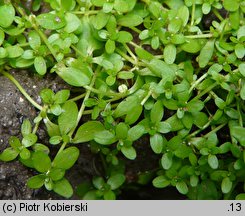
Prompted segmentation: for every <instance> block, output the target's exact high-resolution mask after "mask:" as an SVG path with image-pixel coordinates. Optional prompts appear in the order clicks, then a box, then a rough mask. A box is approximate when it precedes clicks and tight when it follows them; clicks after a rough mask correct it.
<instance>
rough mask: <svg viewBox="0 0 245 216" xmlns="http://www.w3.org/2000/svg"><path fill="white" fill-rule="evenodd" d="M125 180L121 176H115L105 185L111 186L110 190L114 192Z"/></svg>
mask: <svg viewBox="0 0 245 216" xmlns="http://www.w3.org/2000/svg"><path fill="white" fill-rule="evenodd" d="M125 180H126V178H125V176H124V175H123V174H116V175H113V176H111V177H110V178H109V179H108V181H107V184H109V185H110V186H111V190H116V189H117V188H119V187H120V186H121V185H122V184H123V183H124V181H125Z"/></svg>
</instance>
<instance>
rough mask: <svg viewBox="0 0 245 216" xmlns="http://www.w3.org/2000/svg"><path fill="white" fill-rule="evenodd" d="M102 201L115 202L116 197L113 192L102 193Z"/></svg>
mask: <svg viewBox="0 0 245 216" xmlns="http://www.w3.org/2000/svg"><path fill="white" fill-rule="evenodd" d="M104 199H105V200H115V199H116V195H115V193H114V192H113V191H111V190H109V191H106V192H105V193H104Z"/></svg>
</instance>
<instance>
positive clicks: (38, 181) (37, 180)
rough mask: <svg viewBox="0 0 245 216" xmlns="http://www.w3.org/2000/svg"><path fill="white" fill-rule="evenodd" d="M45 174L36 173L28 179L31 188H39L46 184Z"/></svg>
mask: <svg viewBox="0 0 245 216" xmlns="http://www.w3.org/2000/svg"><path fill="white" fill-rule="evenodd" d="M44 182H45V175H42V174H41V175H36V176H33V177H31V178H29V179H28V181H27V186H28V187H29V188H31V189H38V188H40V187H42V186H43V185H44Z"/></svg>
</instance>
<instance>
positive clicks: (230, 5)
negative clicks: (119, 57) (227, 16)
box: [223, 0, 239, 11]
mask: <svg viewBox="0 0 245 216" xmlns="http://www.w3.org/2000/svg"><path fill="white" fill-rule="evenodd" d="M223 5H224V8H225V9H226V10H228V11H236V10H238V8H239V0H224V1H223Z"/></svg>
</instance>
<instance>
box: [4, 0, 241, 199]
mask: <svg viewBox="0 0 245 216" xmlns="http://www.w3.org/2000/svg"><path fill="white" fill-rule="evenodd" d="M45 2H47V3H49V5H50V12H48V13H43V14H39V15H37V16H36V15H34V14H33V13H32V12H30V11H28V10H27V9H26V8H24V7H23V6H22V5H21V3H20V2H19V1H17V0H16V1H13V2H12V3H11V1H8V0H5V1H1V4H0V16H1V17H2V18H1V20H0V45H1V47H0V65H1V74H2V75H4V76H6V77H8V78H9V79H10V80H11V81H13V82H14V83H15V85H16V86H17V87H18V88H19V90H20V91H21V92H22V93H23V95H25V96H26V98H27V99H28V100H29V101H30V103H32V104H33V106H35V107H36V108H37V109H38V110H39V111H40V112H39V115H38V116H37V117H36V118H35V119H34V124H35V125H34V128H33V129H32V124H31V122H30V121H28V120H25V121H24V122H23V125H22V128H21V132H22V140H21V141H20V140H19V139H18V138H17V137H11V138H10V146H11V147H9V148H7V149H6V150H5V151H3V152H2V153H1V155H0V159H1V160H3V161H10V160H13V159H15V158H17V157H18V159H19V160H20V161H21V162H22V163H23V164H24V165H26V166H28V167H31V168H34V169H36V170H37V171H38V172H39V173H40V174H38V175H36V176H34V177H32V178H31V179H29V181H28V183H27V184H28V186H29V187H31V188H39V187H41V186H43V185H45V187H46V188H47V189H48V190H54V191H55V192H56V193H58V194H60V195H62V196H64V197H67V198H68V197H71V196H72V194H73V190H72V187H71V185H70V183H69V182H68V180H67V179H66V178H65V177H64V176H65V172H66V170H68V169H70V168H71V167H72V166H73V164H74V163H75V162H76V160H77V158H78V157H79V150H78V149H77V148H76V147H74V146H73V145H76V144H80V145H82V143H88V142H89V143H90V146H91V151H92V152H94V153H97V154H100V156H101V158H102V162H103V168H104V172H105V175H104V176H103V177H101V176H99V177H94V178H93V181H92V184H87V183H86V184H82V185H81V186H80V187H79V189H80V191H78V193H79V194H80V195H81V196H84V198H86V199H89V198H92V199H101V198H104V199H115V198H116V195H117V194H118V193H119V192H120V187H121V186H122V185H123V183H126V182H127V181H126V177H125V174H124V172H125V171H124V168H123V167H124V165H122V166H121V164H124V161H125V160H127V159H128V160H136V159H137V151H136V149H135V144H134V143H135V141H136V140H139V139H144V138H146V137H149V138H150V141H149V145H150V146H151V148H152V151H153V153H154V154H157V155H159V167H156V170H157V171H153V172H152V173H153V174H151V175H150V181H151V180H152V183H153V185H154V186H155V187H157V188H164V187H167V186H174V187H176V189H177V190H178V191H179V192H180V193H182V194H185V195H187V197H188V198H189V199H234V198H237V199H244V194H245V191H244V187H245V182H244V179H245V151H244V147H245V139H244V137H245V136H244V134H245V128H244V122H245V115H244V112H245V106H244V100H245V85H244V83H245V64H244V62H243V61H244V56H245V46H244V39H245V28H244V11H245V5H244V1H240V0H235V1H234V0H224V1H219V0H184V1H183V0H176V1H173V0H155V1H150V0H142V1H136V0H110V1H106V0H87V1H81V0H76V1H75V0H64V1H63V0H60V1H58V0H45ZM41 3H42V2H41V1H33V11H38V9H39V8H40V6H41V5H40V4H41ZM176 8H177V10H176ZM222 8H223V9H222ZM222 10H223V11H225V13H226V15H225V16H222V13H221V12H222ZM211 13H212V14H214V15H215V17H216V18H215V20H213V21H212V24H211V26H210V27H206V26H205V24H204V21H205V19H206V18H205V15H206V14H208V15H209V14H211ZM46 30H48V31H46ZM10 68H30V69H32V70H34V71H36V72H37V73H38V74H39V75H40V76H43V78H45V74H46V73H47V72H50V73H54V72H55V73H56V74H57V75H58V76H60V77H61V78H62V79H63V80H64V81H65V82H67V83H68V84H69V85H71V86H74V87H78V88H79V89H80V90H82V91H83V93H82V94H81V95H79V96H76V97H74V98H70V91H68V90H62V91H59V92H57V93H54V92H52V91H51V90H50V89H44V90H42V91H41V92H40V96H41V98H42V105H39V104H37V103H36V102H35V101H33V99H32V98H31V97H30V96H29V95H28V94H27V93H26V91H25V90H24V89H23V88H22V87H21V86H20V84H19V83H18V82H17V81H16V80H15V79H14V77H12V76H11V75H10V74H9V73H8V72H7V71H8V70H9V69H10ZM77 101H82V103H81V106H80V108H79V107H78V105H77V104H78V103H77ZM83 115H89V116H90V119H91V121H88V122H86V123H83V124H81V123H80V120H81V118H82V116H83ZM41 121H43V122H44V123H45V125H46V128H47V133H48V135H49V137H50V139H49V143H50V146H51V145H58V146H60V148H59V151H58V152H57V154H56V156H55V157H54V158H51V157H50V154H49V146H45V145H43V144H40V143H37V142H38V137H37V135H36V132H37V130H38V127H39V124H40V122H41ZM223 133H226V134H227V136H226V137H224V136H223V135H222V134H223ZM68 145H72V146H71V147H68ZM121 153H122V154H121ZM122 156H123V157H122ZM41 161H42V162H41ZM118 166H121V167H122V168H120V169H117V167H118ZM146 182H148V181H146ZM240 188H243V189H242V190H241V189H240Z"/></svg>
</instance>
